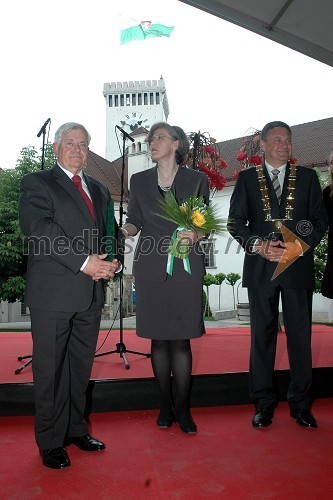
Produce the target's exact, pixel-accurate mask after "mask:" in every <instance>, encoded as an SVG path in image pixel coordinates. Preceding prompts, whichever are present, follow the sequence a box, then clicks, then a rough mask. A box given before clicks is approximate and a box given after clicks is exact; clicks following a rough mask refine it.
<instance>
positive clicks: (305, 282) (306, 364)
mask: <svg viewBox="0 0 333 500" xmlns="http://www.w3.org/2000/svg"><path fill="white" fill-rule="evenodd" d="M261 148H262V151H263V153H264V158H265V162H264V164H263V165H260V166H258V167H253V168H249V169H247V170H244V171H242V172H240V174H239V177H238V179H237V182H236V185H235V189H234V192H233V194H232V197H231V202H230V212H229V231H230V233H231V235H232V236H233V237H234V238H235V239H236V240H237V241H238V242H239V243H240V244H241V245H242V246H243V248H244V249H245V251H246V255H245V259H244V272H243V286H244V287H247V288H248V296H249V304H250V316H251V354H250V396H251V398H252V400H253V402H254V405H255V409H256V411H255V414H254V416H253V419H252V425H253V427H255V428H261V427H266V426H268V425H270V424H271V423H272V418H273V416H274V409H275V407H276V405H277V403H278V396H277V392H276V391H275V389H274V384H273V371H274V362H275V352H276V339H277V331H278V311H279V299H280V297H281V300H282V309H283V318H284V325H285V332H286V335H287V344H288V356H289V364H290V371H291V383H290V386H289V390H288V394H287V399H288V403H289V406H290V415H291V417H292V418H294V419H295V420H296V422H297V424H299V425H301V426H303V427H308V428H316V427H317V423H316V420H315V418H314V417H313V415H312V413H311V411H310V408H311V403H312V393H311V389H312V359H311V316H312V314H311V313H312V294H313V288H314V261H313V251H314V249H315V247H316V245H318V243H319V242H320V240H321V238H322V237H323V235H324V233H325V230H326V227H327V220H326V214H325V208H324V205H323V199H322V192H321V188H320V184H319V181H318V178H317V175H316V172H315V171H313V170H312V169H309V168H304V167H299V166H297V167H296V166H295V165H290V162H289V159H290V157H291V153H292V144H291V130H290V127H289V126H288V125H287V124H286V123H284V122H278V121H276V122H270V123H268V124H267V125H265V127H264V128H263V130H262V132H261ZM286 235H287V236H286Z"/></svg>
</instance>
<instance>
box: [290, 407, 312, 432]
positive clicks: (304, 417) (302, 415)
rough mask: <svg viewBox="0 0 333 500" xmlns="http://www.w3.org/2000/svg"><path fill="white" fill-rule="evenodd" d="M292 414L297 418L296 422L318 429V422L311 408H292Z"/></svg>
mask: <svg viewBox="0 0 333 500" xmlns="http://www.w3.org/2000/svg"><path fill="white" fill-rule="evenodd" d="M290 416H291V417H292V418H294V419H296V424H298V425H300V426H301V427H308V428H310V429H317V427H318V426H317V422H316V419H315V418H314V416H313V415H312V413H311V411H310V410H290Z"/></svg>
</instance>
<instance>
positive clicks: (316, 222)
mask: <svg viewBox="0 0 333 500" xmlns="http://www.w3.org/2000/svg"><path fill="white" fill-rule="evenodd" d="M289 171H290V167H289V165H287V169H286V175H285V181H284V185H283V190H282V197H281V204H280V205H279V204H278V201H277V198H276V195H275V193H274V189H273V185H272V182H271V180H270V177H269V175H268V172H267V169H266V167H264V172H265V175H266V180H267V185H268V193H269V199H270V202H271V210H272V218H283V217H284V214H285V208H286V203H287V200H286V197H287V186H288V178H289ZM294 196H295V201H294V210H293V216H292V217H293V219H292V220H290V221H286V222H285V226H286V227H287V228H288V229H289V230H290V231H292V232H293V233H294V234H295V237H298V238H301V239H302V240H303V241H304V242H306V243H307V244H308V245H309V246H310V249H309V250H308V251H307V252H305V254H304V255H303V256H302V257H299V258H298V259H297V260H296V261H295V262H294V263H293V264H292V265H291V266H289V267H288V269H286V270H285V271H283V272H282V273H281V274H280V275H279V276H278V277H277V278H275V279H274V282H272V281H271V278H272V276H273V273H274V271H275V268H276V266H277V264H276V263H272V262H269V261H268V260H267V259H265V258H263V257H261V256H259V255H256V254H253V253H251V246H252V245H253V243H254V241H255V240H256V239H257V238H262V239H266V238H267V239H270V238H271V236H270V233H271V232H272V230H273V227H272V223H270V222H266V221H265V220H264V211H263V203H262V199H261V192H260V189H259V183H258V177H257V172H256V169H255V168H254V167H253V168H249V169H247V170H244V171H241V172H240V174H239V177H238V179H237V182H236V185H235V189H234V191H233V194H232V197H231V201H230V211H229V224H228V229H229V232H230V234H231V235H232V236H233V237H234V238H236V240H237V241H238V242H239V243H240V244H241V245H242V247H243V248H244V249H245V251H246V255H245V258H244V270H243V286H245V287H261V286H263V285H269V284H272V283H273V284H274V285H282V286H285V287H288V288H308V289H311V288H313V287H314V265H313V250H314V248H315V247H316V245H318V243H319V242H320V240H321V238H322V237H323V235H324V233H325V230H326V227H327V218H326V213H325V207H324V204H323V198H322V192H321V188H320V184H319V181H318V178H317V174H316V172H315V171H314V170H312V169H310V168H305V167H297V177H296V186H295V195H294ZM295 239H296V238H295Z"/></svg>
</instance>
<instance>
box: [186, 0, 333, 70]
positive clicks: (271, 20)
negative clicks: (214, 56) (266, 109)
mask: <svg viewBox="0 0 333 500" xmlns="http://www.w3.org/2000/svg"><path fill="white" fill-rule="evenodd" d="M180 1H182V2H183V3H186V4H188V5H191V6H193V7H196V8H198V9H201V10H203V11H205V12H208V13H210V14H213V15H215V16H217V17H220V18H221V19H224V20H226V21H229V22H231V23H234V24H237V25H238V26H241V27H243V28H246V29H248V30H250V31H253V32H254V33H257V34H259V35H262V36H265V37H266V38H269V39H271V40H273V41H275V42H278V43H280V44H282V45H285V46H287V47H290V48H291V49H294V50H297V51H298V52H301V53H302V54H305V55H307V56H309V57H312V58H313V59H317V60H318V61H321V62H323V63H325V64H328V65H329V66H333V27H332V22H333V0H180Z"/></svg>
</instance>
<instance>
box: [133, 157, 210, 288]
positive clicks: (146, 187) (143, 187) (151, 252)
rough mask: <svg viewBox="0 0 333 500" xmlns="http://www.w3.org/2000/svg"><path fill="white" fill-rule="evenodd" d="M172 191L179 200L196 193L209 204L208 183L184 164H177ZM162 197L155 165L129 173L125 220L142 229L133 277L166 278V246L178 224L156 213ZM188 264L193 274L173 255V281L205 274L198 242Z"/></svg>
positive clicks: (159, 212) (155, 279) (205, 178)
mask: <svg viewBox="0 0 333 500" xmlns="http://www.w3.org/2000/svg"><path fill="white" fill-rule="evenodd" d="M173 193H174V195H175V197H176V198H177V200H178V202H182V201H183V200H184V199H185V198H186V197H188V196H194V195H195V194H197V195H198V196H201V195H202V196H203V197H204V199H205V201H206V203H208V201H209V186H208V180H207V177H206V175H205V174H203V173H202V172H198V171H196V170H191V169H188V168H186V167H179V169H178V172H177V174H176V176H175V179H174V182H173ZM162 199H163V198H162V194H161V193H160V190H159V188H158V184H157V167H153V168H151V169H149V170H145V171H143V172H139V173H137V174H134V175H132V177H131V181H130V200H129V205H128V218H127V220H126V222H129V223H131V224H134V226H136V227H137V229H138V230H139V231H140V230H141V234H140V237H139V240H138V244H137V247H136V251H135V256H134V264H133V274H134V276H135V277H136V278H142V279H145V280H149V281H164V280H165V279H166V277H167V273H166V266H167V258H168V252H167V249H168V246H169V243H170V239H171V236H172V233H173V232H174V230H175V229H176V228H177V225H176V224H174V223H173V222H171V221H168V220H165V219H163V218H161V217H160V216H159V215H158V214H161V213H162V210H161V207H160V201H161V200H162ZM190 265H191V270H192V275H189V274H188V273H187V272H186V271H185V270H184V266H183V262H182V259H178V258H176V259H175V260H174V272H173V278H174V279H175V280H176V281H188V280H191V279H193V277H194V278H202V277H203V276H204V274H205V265H204V255H203V252H202V250H201V248H200V244H199V243H196V244H195V245H194V246H193V247H192V248H191V250H190Z"/></svg>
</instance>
